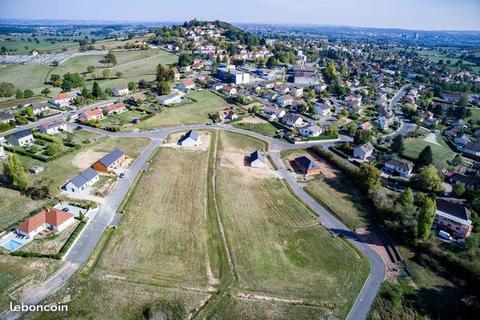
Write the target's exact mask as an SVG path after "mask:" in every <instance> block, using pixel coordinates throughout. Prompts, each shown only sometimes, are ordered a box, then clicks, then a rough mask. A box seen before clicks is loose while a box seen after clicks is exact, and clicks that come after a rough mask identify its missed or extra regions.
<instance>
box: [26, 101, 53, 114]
mask: <svg viewBox="0 0 480 320" xmlns="http://www.w3.org/2000/svg"><path fill="white" fill-rule="evenodd" d="M30 108H32V112H33V114H34V115H37V114H40V113H42V112H45V111H48V109H49V107H48V105H47V104H46V103H32V104H31V105H30Z"/></svg>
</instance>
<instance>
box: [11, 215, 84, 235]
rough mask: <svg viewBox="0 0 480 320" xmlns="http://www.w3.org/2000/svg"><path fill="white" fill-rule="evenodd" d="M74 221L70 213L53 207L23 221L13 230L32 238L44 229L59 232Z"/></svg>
mask: <svg viewBox="0 0 480 320" xmlns="http://www.w3.org/2000/svg"><path fill="white" fill-rule="evenodd" d="M74 221H75V218H74V216H73V215H72V214H70V213H68V212H64V211H62V210H58V209H55V208H48V209H44V210H42V211H40V212H39V213H37V214H36V215H34V216H33V217H30V218H28V219H27V220H25V221H23V222H22V223H20V224H19V225H18V226H17V227H16V228H15V230H16V231H17V233H19V234H21V235H23V236H25V237H27V238H33V237H35V235H37V234H38V233H39V232H42V231H44V230H52V231H53V232H54V233H60V232H62V231H63V230H65V229H66V228H68V227H69V226H70V225H71V224H72V223H73V222H74Z"/></svg>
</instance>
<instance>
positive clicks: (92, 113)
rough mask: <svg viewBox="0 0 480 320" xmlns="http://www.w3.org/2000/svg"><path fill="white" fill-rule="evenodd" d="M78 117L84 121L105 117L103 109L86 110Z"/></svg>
mask: <svg viewBox="0 0 480 320" xmlns="http://www.w3.org/2000/svg"><path fill="white" fill-rule="evenodd" d="M78 118H79V119H80V121H82V122H84V121H89V120H101V119H103V111H102V109H92V110H85V111H83V112H82V113H80V116H79V117H78Z"/></svg>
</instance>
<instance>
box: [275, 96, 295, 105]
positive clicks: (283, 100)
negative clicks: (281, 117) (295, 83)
mask: <svg viewBox="0 0 480 320" xmlns="http://www.w3.org/2000/svg"><path fill="white" fill-rule="evenodd" d="M277 103H278V104H279V105H280V106H282V107H286V106H290V105H292V103H293V97H292V96H291V95H289V94H285V95H283V96H280V97H279V98H278V99H277Z"/></svg>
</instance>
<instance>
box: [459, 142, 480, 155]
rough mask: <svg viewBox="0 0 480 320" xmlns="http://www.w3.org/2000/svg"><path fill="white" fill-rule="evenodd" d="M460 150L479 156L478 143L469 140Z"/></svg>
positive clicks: (479, 147)
mask: <svg viewBox="0 0 480 320" xmlns="http://www.w3.org/2000/svg"><path fill="white" fill-rule="evenodd" d="M462 151H463V152H465V153H468V154H471V155H473V156H476V157H480V143H478V142H469V143H467V144H466V145H465V147H464V148H463V150H462Z"/></svg>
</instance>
